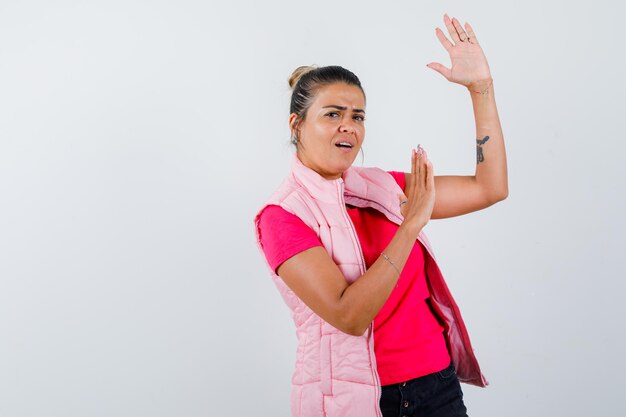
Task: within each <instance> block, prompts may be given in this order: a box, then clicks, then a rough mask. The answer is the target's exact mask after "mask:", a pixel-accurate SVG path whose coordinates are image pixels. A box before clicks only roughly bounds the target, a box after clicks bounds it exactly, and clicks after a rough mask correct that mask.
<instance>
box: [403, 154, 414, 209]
mask: <svg viewBox="0 0 626 417" xmlns="http://www.w3.org/2000/svg"><path fill="white" fill-rule="evenodd" d="M416 159H417V155H416V153H415V149H413V150H411V175H409V178H408V181H407V183H406V184H404V192H405V194H406V195H407V196H408V197H409V198H410V197H411V195H413V187H415V175H416V172H417V167H416V165H415V160H416Z"/></svg>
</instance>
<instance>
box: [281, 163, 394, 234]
mask: <svg viewBox="0 0 626 417" xmlns="http://www.w3.org/2000/svg"><path fill="white" fill-rule="evenodd" d="M292 175H293V177H294V179H295V180H296V182H298V183H299V184H300V185H302V186H303V187H304V188H305V189H306V191H308V193H309V194H310V195H311V197H313V198H314V199H316V200H319V201H322V202H325V203H330V204H340V205H343V204H344V203H347V204H350V205H352V206H355V207H361V208H364V207H371V208H374V209H376V210H378V211H380V212H381V213H382V214H384V215H385V217H387V218H388V219H389V220H390V221H392V222H394V223H396V224H400V223H402V220H403V217H402V214H401V213H400V205H399V202H400V200H399V197H398V196H399V195H400V194H402V189H401V188H400V187H399V186H398V183H397V182H396V181H395V180H394V179H393V177H392V176H391V175H389V173H387V172H385V171H382V170H379V169H374V168H357V167H350V168H348V169H347V170H346V171H345V172H344V173H343V175H342V177H341V178H337V179H335V180H328V179H326V178H324V177H322V176H321V175H320V174H318V173H317V172H316V171H314V170H313V169H311V168H309V167H307V166H305V165H304V164H303V163H302V162H301V161H300V159H299V158H298V156H297V154H295V153H294V156H293V163H292ZM342 191H343V198H342V196H341V192H342Z"/></svg>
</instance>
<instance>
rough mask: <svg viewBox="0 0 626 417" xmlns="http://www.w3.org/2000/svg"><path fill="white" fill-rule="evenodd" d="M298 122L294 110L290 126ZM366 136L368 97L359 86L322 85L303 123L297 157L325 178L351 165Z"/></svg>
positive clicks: (335, 175) (334, 177) (339, 174)
mask: <svg viewBox="0 0 626 417" xmlns="http://www.w3.org/2000/svg"><path fill="white" fill-rule="evenodd" d="M297 122H298V120H297V116H296V114H295V113H293V114H291V116H290V117H289V123H290V126H291V127H292V129H293V127H294V126H295V124H296V123H297ZM364 137H365V97H363V93H362V92H361V89H360V88H359V87H357V86H353V85H348V84H344V83H335V84H330V85H327V86H325V87H323V88H321V89H320V90H319V91H318V93H317V96H316V97H315V100H314V101H313V103H312V104H311V107H309V110H308V111H307V113H306V117H305V119H304V122H302V123H301V124H300V130H299V134H298V139H299V142H300V144H299V145H298V157H299V158H300V161H302V163H303V164H304V165H305V166H307V167H309V168H311V169H313V170H315V171H316V172H317V173H318V174H320V175H321V176H322V177H324V178H326V179H329V180H330V179H337V178H340V177H341V175H342V174H343V172H344V171H345V170H347V169H348V168H350V166H351V165H352V163H353V162H354V159H355V158H356V156H357V154H358V153H359V150H360V149H361V145H362V143H363V139H364Z"/></svg>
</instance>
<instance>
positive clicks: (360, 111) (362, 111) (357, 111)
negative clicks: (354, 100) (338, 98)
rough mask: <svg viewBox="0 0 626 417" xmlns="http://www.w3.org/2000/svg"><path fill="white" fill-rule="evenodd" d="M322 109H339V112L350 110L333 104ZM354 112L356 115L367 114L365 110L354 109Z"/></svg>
mask: <svg viewBox="0 0 626 417" xmlns="http://www.w3.org/2000/svg"><path fill="white" fill-rule="evenodd" d="M322 108H323V109H328V108H334V109H337V110H348V108H347V107H346V106H338V105H336V104H331V105H330V106H324V107H322ZM352 111H353V112H354V113H365V110H363V109H352Z"/></svg>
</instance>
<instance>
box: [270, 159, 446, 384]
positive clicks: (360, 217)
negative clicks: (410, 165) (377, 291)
mask: <svg viewBox="0 0 626 417" xmlns="http://www.w3.org/2000/svg"><path fill="white" fill-rule="evenodd" d="M390 174H391V175H393V177H394V179H395V180H396V182H397V183H398V184H399V185H400V187H401V188H402V189H404V182H405V181H404V173H403V172H395V171H392V172H390ZM348 215H349V216H350V218H351V219H352V222H353V223H354V227H355V230H356V233H357V236H358V238H359V242H360V243H361V249H362V250H363V257H364V258H365V265H366V266H367V267H368V268H369V267H370V266H371V265H372V264H373V263H374V262H375V261H376V259H378V257H379V256H380V253H381V252H382V251H383V250H384V249H385V248H386V247H387V245H388V244H389V242H390V241H391V239H392V238H393V236H394V234H395V233H396V230H397V229H398V226H397V225H396V224H395V223H393V222H391V221H389V220H388V219H387V218H386V217H385V216H384V215H383V214H381V213H380V212H379V211H377V210H375V209H361V208H348ZM259 230H260V239H261V246H262V248H263V252H264V253H265V256H266V258H267V260H268V263H269V264H270V266H271V267H272V268H273V269H274V271H276V269H277V268H278V267H279V266H280V265H281V264H282V263H283V262H285V261H286V260H287V259H289V258H290V257H292V256H294V255H296V254H298V253H300V252H302V251H304V250H306V249H310V248H312V247H314V246H321V245H322V243H321V242H320V240H319V238H318V237H317V235H316V234H315V232H314V231H313V230H312V229H311V228H310V227H308V226H307V225H306V224H305V223H304V222H303V221H302V220H301V219H300V218H298V217H297V216H295V215H293V214H291V213H289V212H287V211H286V210H284V209H283V208H281V207H280V206H268V207H267V208H266V209H265V210H264V211H263V213H262V214H261V217H260V219H259ZM424 256H425V249H424V247H423V246H422V244H421V243H419V242H418V241H416V243H415V245H414V246H413V249H412V250H411V254H410V255H409V259H408V261H407V263H406V264H405V267H404V269H403V270H402V273H401V275H400V278H399V279H398V283H397V285H396V287H395V288H394V289H393V290H392V292H391V294H390V296H389V298H388V299H387V301H386V302H385V304H384V305H383V307H382V308H381V310H380V311H379V312H378V314H377V315H376V317H375V318H374V351H375V354H376V364H377V368H378V374H379V377H380V382H381V384H382V385H389V384H395V383H398V382H403V381H407V380H410V379H413V378H417V377H420V376H424V375H427V374H429V373H432V372H436V371H440V370H441V369H443V368H445V367H446V366H448V364H449V363H450V356H449V354H448V349H447V346H446V340H445V338H444V335H443V327H442V326H441V325H440V324H439V321H438V320H437V318H436V316H435V315H434V313H433V312H432V310H431V309H430V306H429V297H430V293H429V291H428V285H427V284H426V273H425V268H424Z"/></svg>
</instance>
